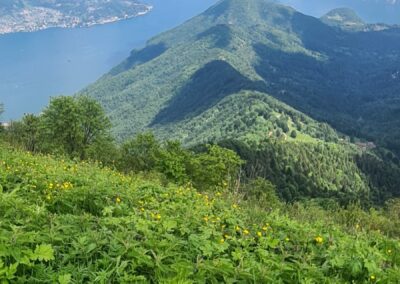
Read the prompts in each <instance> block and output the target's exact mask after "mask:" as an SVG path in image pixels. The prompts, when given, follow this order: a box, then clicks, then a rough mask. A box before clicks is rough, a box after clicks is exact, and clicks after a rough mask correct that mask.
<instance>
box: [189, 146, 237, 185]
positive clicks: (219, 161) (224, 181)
mask: <svg viewBox="0 0 400 284" xmlns="http://www.w3.org/2000/svg"><path fill="white" fill-rule="evenodd" d="M190 163H191V164H190V169H189V176H190V178H191V180H192V181H193V184H194V185H195V186H196V187H197V188H199V189H210V188H213V187H216V186H227V185H229V184H232V182H233V181H234V180H235V179H236V178H237V177H238V173H239V169H240V166H241V165H242V164H243V161H242V160H241V159H240V157H239V156H238V155H237V154H236V153H235V152H234V151H232V150H228V149H225V148H222V147H219V146H217V145H208V146H207V152H205V153H200V154H197V155H195V157H194V158H193V159H192V160H191V162H190Z"/></svg>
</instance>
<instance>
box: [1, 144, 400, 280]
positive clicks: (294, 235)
mask: <svg viewBox="0 0 400 284" xmlns="http://www.w3.org/2000/svg"><path fill="white" fill-rule="evenodd" d="M0 146H1V147H0V213H1V222H0V268H1V270H0V281H1V282H3V283H94V282H104V283H221V282H222V283H236V282H239V283H254V282H255V283H271V282H274V283H300V282H302V281H305V280H306V281H308V282H310V283H331V281H332V279H335V281H336V282H337V283H350V282H353V283H365V282H366V281H368V279H371V277H373V278H372V279H373V280H374V279H378V281H380V282H382V283H395V282H396V280H398V279H399V277H400V270H399V265H400V259H399V257H398V255H399V253H400V246H399V242H398V239H396V238H397V237H398V234H399V230H398V226H396V225H395V224H398V222H397V221H396V220H390V215H387V216H385V215H383V214H381V213H377V212H376V211H375V212H374V215H370V214H368V213H363V212H360V211H359V210H358V211H357V209H355V210H349V211H346V210H341V211H324V210H322V209H320V208H317V207H310V206H309V207H306V208H303V205H301V204H297V205H296V206H293V207H292V206H287V207H285V210H282V212H283V213H281V211H280V210H279V209H276V208H271V209H270V210H269V211H268V212H266V211H265V210H262V209H260V208H259V207H258V206H257V204H258V203H256V202H253V203H252V202H250V201H245V200H242V199H238V196H237V195H234V194H232V193H230V192H229V191H227V190H222V189H221V191H220V192H199V191H197V190H196V189H194V188H192V187H191V186H176V185H173V184H170V185H168V186H165V185H162V183H161V182H159V181H157V179H155V178H154V177H151V178H150V177H147V178H145V177H142V176H132V175H130V176H125V175H122V174H121V173H118V172H116V171H113V170H111V169H107V168H102V167H100V166H99V165H96V164H91V163H77V162H76V161H64V160H57V159H54V158H52V157H50V156H35V155H32V154H31V153H24V152H20V151H17V150H15V149H9V148H8V147H7V146H5V145H3V144H1V145H0ZM238 202H240V203H238ZM268 206H269V207H270V206H271V205H270V204H269V205H268ZM355 214H356V215H355ZM339 216H340V218H338V217H339ZM347 216H349V217H347ZM354 216H357V219H356V220H354ZM296 218H297V219H296ZM358 218H360V219H358ZM358 222H360V223H358ZM393 222H395V223H393ZM360 225H361V226H360ZM378 229H379V230H378ZM389 233H390V234H391V235H392V236H393V238H390V237H388V236H387V234H389ZM372 282H374V281H372Z"/></svg>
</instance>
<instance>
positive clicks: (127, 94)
mask: <svg viewBox="0 0 400 284" xmlns="http://www.w3.org/2000/svg"><path fill="white" fill-rule="evenodd" d="M339 12H341V13H343V11H339ZM345 12H346V11H345ZM347 12H348V11H347ZM350 16H352V17H353V18H354V17H355V16H354V15H353V14H351V13H350V14H349V15H348V17H350ZM350 18H351V17H350ZM399 50H400V29H398V28H395V27H393V28H387V29H384V30H380V31H376V30H370V29H367V30H362V31H357V30H355V29H351V30H348V29H343V28H337V27H335V26H332V25H331V24H329V25H328V24H326V23H324V22H323V21H321V20H320V19H316V18H313V17H310V16H306V15H303V14H301V13H299V12H297V11H296V10H294V9H292V8H289V7H286V6H282V5H278V4H275V3H272V2H271V1H266V0H256V1H239V0H224V1H220V2H219V3H218V4H216V5H215V6H213V7H211V8H210V9H209V10H207V11H206V12H204V13H203V14H201V15H199V16H197V17H195V18H193V19H192V20H190V21H188V22H186V23H185V24H183V25H181V26H179V27H177V28H175V29H173V30H171V31H168V32H166V33H163V34H161V35H159V36H157V37H155V38H153V39H152V40H150V41H149V42H148V44H147V46H146V47H145V48H144V49H142V50H134V51H132V54H131V56H130V57H129V58H128V59H127V60H126V61H125V62H123V63H121V64H120V65H119V66H117V67H116V68H114V69H113V70H112V71H111V72H110V73H109V74H107V75H105V76H104V77H103V78H101V79H100V80H99V81H98V82H96V83H95V84H93V85H91V86H89V87H88V88H86V89H85V90H83V91H82V92H81V94H83V95H89V96H91V97H93V98H95V99H96V100H98V101H99V102H100V103H101V104H102V105H103V106H104V107H105V109H106V112H107V114H108V115H109V117H110V118H111V121H112V123H113V126H114V127H113V133H114V135H115V136H116V137H118V139H119V140H120V141H123V140H125V139H127V138H129V137H131V136H134V135H136V134H138V133H140V132H143V131H148V130H151V131H153V132H154V133H155V134H156V136H157V137H159V138H162V139H178V140H180V141H182V142H183V144H184V145H186V146H196V145H197V144H201V143H208V142H216V143H218V142H220V141H224V140H231V141H233V144H236V142H237V141H239V142H244V143H245V145H246V146H243V145H242V146H243V147H244V148H245V149H244V151H242V152H247V150H246V149H247V147H250V148H251V149H253V150H254V151H255V152H257V151H260V152H263V151H264V153H270V152H271V151H272V153H279V156H277V157H276V158H268V157H267V158H266V159H264V160H263V161H261V160H260V159H258V160H254V159H252V162H256V163H257V167H261V168H262V170H259V171H256V172H257V173H258V175H260V176H262V177H264V178H268V179H270V180H273V182H274V183H276V184H279V190H280V192H281V193H282V195H284V196H285V197H287V198H289V200H291V197H293V196H295V197H297V198H299V197H301V196H310V195H311V196H321V195H322V196H325V193H326V192H328V193H329V194H328V195H330V193H332V192H335V193H334V194H335V195H337V194H338V193H339V192H340V191H342V190H343V191H344V192H353V193H354V192H358V194H356V195H355V196H356V197H355V198H357V196H364V197H366V196H368V198H367V199H370V200H375V201H378V202H379V203H381V202H383V201H384V200H386V199H387V198H388V197H391V196H399V194H400V192H399V191H398V184H399V177H398V176H400V168H399V159H398V155H399V153H400V144H399V143H400V142H399V141H400V139H399V138H400V137H399V135H400V131H399V128H398V125H399V122H400V121H399V119H400V116H399V115H398V108H399V107H400V103H399V102H400V101H399V100H400V97H399V94H400V92H399V91H400V89H399V88H400V84H399V83H398V82H399V79H400V76H398V74H397V73H398V72H400V70H398V66H400V65H399V63H400V62H399V61H400V57H399V56H400V51H399ZM349 141H351V142H357V145H358V146H355V145H354V144H352V143H350V142H349ZM367 142H369V143H367ZM330 143H334V144H336V148H335V147H331V145H330ZM228 144H229V145H230V144H232V143H228ZM315 145H319V146H315ZM376 145H377V146H378V148H376ZM260 147H264V149H260ZM381 147H386V148H388V149H389V150H385V149H381ZM321 149H325V150H321ZM236 150H238V149H236ZM365 151H367V152H369V154H367V153H365ZM239 152H240V151H239ZM300 153H301V154H300ZM338 153H342V154H343V155H342V154H338ZM345 153H347V154H345ZM298 155H300V156H304V157H311V158H310V159H307V161H308V163H309V164H308V165H307V166H306V167H304V166H303V165H302V164H301V163H298V162H296V159H297V156H298ZM321 155H322V157H325V158H326V160H324V159H321ZM252 156H253V155H247V158H249V159H251V157H252ZM261 156H263V155H261ZM273 156H274V155H272V156H271V155H270V156H269V157H273ZM242 158H243V157H242ZM247 158H244V159H246V160H247ZM335 159H339V160H340V162H338V163H337V162H335ZM320 161H325V163H326V165H325V164H324V163H321V162H320ZM252 162H248V165H249V166H248V167H249V168H251V167H255V165H254V164H252ZM260 163H261V164H262V165H260ZM270 163H275V165H272V166H271V165H270ZM305 164H307V163H305ZM367 164H368V165H367ZM378 164H384V165H385V167H383V168H384V169H385V173H384V176H386V177H387V178H386V179H385V181H381V182H377V180H378V178H377V177H378V175H381V174H383V173H382V168H381V169H379V168H378V167H377V166H374V165H378ZM277 165H279V166H277ZM333 165H336V167H333ZM340 167H343V169H342V171H343V172H342V173H340V174H339V173H337V172H336V169H337V168H340ZM287 168H290V170H288V169H287ZM308 168H311V169H321V170H318V171H313V170H311V171H309V170H308ZM344 169H346V170H344ZM287 171H288V172H294V173H295V174H294V175H291V174H287V175H285V177H284V178H282V177H281V174H282V172H286V173H287ZM317 172H318V174H316V173H317ZM247 173H248V174H250V173H249V172H247ZM338 175H339V176H340V178H337V176H338ZM343 175H344V176H345V177H344V178H343ZM306 185H307V186H306ZM311 185H312V186H311ZM283 192H285V193H283ZM362 192H364V193H362ZM365 192H369V193H368V194H365ZM345 196H347V195H345Z"/></svg>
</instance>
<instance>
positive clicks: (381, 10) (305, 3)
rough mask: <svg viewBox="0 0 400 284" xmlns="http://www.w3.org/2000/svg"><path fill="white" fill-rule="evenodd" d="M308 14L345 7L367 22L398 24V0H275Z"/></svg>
mask: <svg viewBox="0 0 400 284" xmlns="http://www.w3.org/2000/svg"><path fill="white" fill-rule="evenodd" d="M277 1H279V2H280V3H283V4H286V5H289V6H292V7H295V8H297V9H298V10H300V11H302V12H303V13H307V14H310V15H314V16H317V17H320V16H322V15H324V14H326V13H327V12H328V11H330V10H332V9H335V8H338V7H346V8H351V9H353V10H355V11H356V12H357V13H358V14H359V15H360V16H361V17H362V18H363V19H365V21H366V22H368V23H386V24H400V1H398V0H323V1H321V0H277Z"/></svg>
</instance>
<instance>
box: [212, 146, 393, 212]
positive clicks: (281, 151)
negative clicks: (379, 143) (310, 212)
mask: <svg viewBox="0 0 400 284" xmlns="http://www.w3.org/2000/svg"><path fill="white" fill-rule="evenodd" d="M219 145H220V146H222V147H225V148H228V149H231V150H233V151H235V152H236V153H238V155H239V156H240V157H241V158H242V159H243V160H245V161H246V164H244V166H243V172H244V175H245V176H246V177H247V178H248V179H254V178H256V177H262V178H265V179H267V180H270V181H271V182H272V183H274V184H275V185H276V186H277V188H279V191H278V193H279V195H280V197H281V198H282V199H284V200H288V201H294V200H302V199H307V198H310V197H311V198H325V199H330V200H336V201H337V202H339V203H340V204H342V205H347V204H351V203H354V202H359V201H361V202H362V204H363V205H364V206H365V207H369V206H371V205H377V204H379V205H382V204H384V203H385V202H386V201H387V200H389V199H391V198H396V197H399V196H400V190H399V189H400V168H399V167H398V166H397V165H396V164H395V163H393V162H392V160H391V159H387V158H385V157H383V155H382V154H381V153H380V152H379V149H376V151H375V153H374V152H363V151H357V150H356V149H353V148H351V146H350V145H340V144H336V143H324V142H318V143H305V142H291V143H286V142H282V141H280V140H270V141H266V142H264V143H260V144H258V145H257V144H253V145H248V144H246V143H244V142H241V141H237V140H225V141H221V142H220V143H219ZM386 156H387V155H386Z"/></svg>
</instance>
